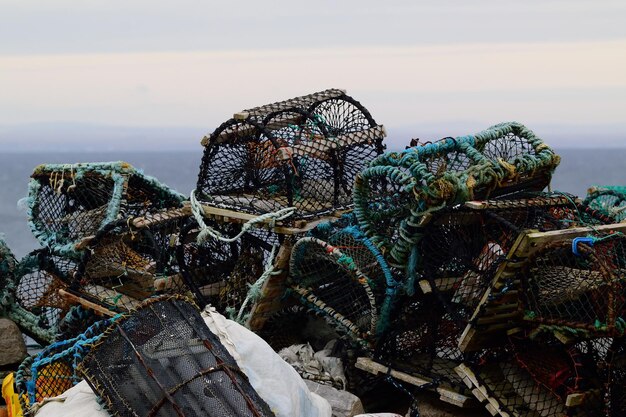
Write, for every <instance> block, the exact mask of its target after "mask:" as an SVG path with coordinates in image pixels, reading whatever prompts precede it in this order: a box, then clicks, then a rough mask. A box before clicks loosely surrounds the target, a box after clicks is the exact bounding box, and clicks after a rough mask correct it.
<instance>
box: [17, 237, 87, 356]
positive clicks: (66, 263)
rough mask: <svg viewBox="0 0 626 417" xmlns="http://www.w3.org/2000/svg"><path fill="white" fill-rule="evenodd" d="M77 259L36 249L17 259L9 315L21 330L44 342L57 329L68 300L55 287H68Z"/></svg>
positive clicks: (58, 288)
mask: <svg viewBox="0 0 626 417" xmlns="http://www.w3.org/2000/svg"><path fill="white" fill-rule="evenodd" d="M75 270H76V261H74V260H72V259H70V258H66V257H62V256H58V255H56V254H54V253H52V252H51V251H50V250H48V249H39V250H36V251H34V252H32V253H30V254H29V255H27V256H25V257H24V258H23V259H22V260H20V262H19V264H18V265H17V266H16V268H15V271H14V274H15V275H14V280H15V281H14V283H15V290H14V293H13V296H14V304H13V306H12V307H10V308H9V311H8V316H9V318H11V319H12V320H13V321H15V322H16V323H17V324H18V325H19V326H20V328H21V330H22V331H23V332H24V333H26V334H28V335H29V336H31V337H32V338H33V339H35V340H37V341H38V342H40V343H42V344H44V345H47V344H48V343H50V342H52V341H53V340H54V338H55V336H56V333H57V332H58V326H59V322H60V321H61V320H62V319H63V317H64V316H65V314H66V313H67V312H68V310H69V308H70V302H69V301H68V300H66V299H65V298H63V297H62V296H61V295H60V294H59V293H58V291H59V290H61V289H67V288H68V286H69V283H70V281H71V279H72V274H73V273H74V271H75Z"/></svg>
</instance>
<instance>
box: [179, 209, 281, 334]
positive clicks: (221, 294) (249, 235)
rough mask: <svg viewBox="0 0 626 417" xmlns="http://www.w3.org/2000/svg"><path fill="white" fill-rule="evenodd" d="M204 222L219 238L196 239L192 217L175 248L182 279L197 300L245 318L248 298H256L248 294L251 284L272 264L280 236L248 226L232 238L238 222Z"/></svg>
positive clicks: (249, 303) (249, 307) (241, 319)
mask: <svg viewBox="0 0 626 417" xmlns="http://www.w3.org/2000/svg"><path fill="white" fill-rule="evenodd" d="M205 222H206V223H207V224H208V226H210V227H211V228H212V229H213V230H215V231H217V232H218V233H219V234H220V236H221V237H222V239H220V238H212V237H210V238H208V239H206V240H204V241H202V242H201V243H198V241H197V239H196V237H197V236H198V233H199V231H200V229H199V228H198V224H197V222H196V221H195V220H193V219H192V220H190V221H189V222H188V223H187V224H186V225H185V227H184V228H183V229H182V230H181V234H180V237H179V242H180V244H179V245H178V248H177V258H178V263H179V265H180V266H181V268H182V274H183V277H184V280H185V282H186V283H187V285H188V286H189V287H190V288H192V289H193V290H194V293H195V295H196V298H197V299H198V300H199V302H200V304H202V305H206V304H211V305H212V306H213V307H215V308H216V310H217V311H218V312H220V313H221V314H224V315H227V316H229V317H231V318H236V319H238V320H239V321H241V322H245V321H246V318H248V315H249V313H250V311H251V309H252V308H253V306H254V301H255V300H252V299H251V298H256V297H250V296H252V295H253V294H250V291H251V287H252V285H253V284H255V283H256V282H257V281H258V280H259V279H260V278H261V277H262V276H263V275H264V274H265V272H266V269H267V268H273V265H274V258H275V256H276V253H277V251H278V248H279V246H280V245H281V241H282V238H280V237H279V235H278V234H276V233H274V232H272V231H270V230H267V229H263V228H251V229H249V230H248V231H247V232H246V233H243V234H242V235H241V236H240V237H239V238H236V239H235V237H236V236H237V235H239V234H240V233H241V231H242V229H241V228H242V226H241V225H239V224H236V223H224V222H220V221H213V220H205ZM229 239H234V240H232V241H229ZM254 288H255V291H253V292H256V293H259V292H260V290H261V289H260V288H258V284H257V286H255V287H254ZM256 295H258V294H256Z"/></svg>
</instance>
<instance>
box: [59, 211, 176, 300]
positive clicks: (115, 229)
mask: <svg viewBox="0 0 626 417" xmlns="http://www.w3.org/2000/svg"><path fill="white" fill-rule="evenodd" d="M187 218H188V216H187V214H186V212H185V211H184V210H182V209H171V210H168V211H165V212H160V213H157V214H153V215H149V216H146V217H142V218H140V219H130V218H129V219H126V220H119V221H117V222H113V223H110V224H108V225H107V226H105V227H104V228H102V229H101V230H100V231H99V232H98V233H97V234H96V235H95V237H94V238H93V239H91V240H89V242H88V246H87V247H88V250H85V251H83V256H82V259H81V261H80V265H79V268H78V271H77V273H76V275H75V277H74V279H73V281H72V285H71V290H72V291H73V292H74V293H76V294H77V295H79V296H81V297H83V298H86V299H88V300H90V301H93V302H96V303H98V304H100V305H102V306H104V307H106V308H107V309H109V310H112V311H127V310H130V309H133V308H135V307H137V306H138V305H139V303H140V302H141V301H142V300H144V299H146V298H149V297H151V296H153V295H157V294H164V293H186V292H187V291H188V289H187V286H186V285H185V284H184V280H183V278H182V275H181V273H180V268H179V267H178V264H177V262H176V242H177V239H178V235H179V232H180V229H181V225H182V224H183V222H184V221H185V220H186V219H187Z"/></svg>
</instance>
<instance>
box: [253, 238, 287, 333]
mask: <svg viewBox="0 0 626 417" xmlns="http://www.w3.org/2000/svg"><path fill="white" fill-rule="evenodd" d="M292 248H293V241H292V239H290V238H286V239H285V241H284V242H283V244H282V246H281V247H280V249H279V250H278V253H277V254H276V260H275V261H274V269H275V270H276V271H281V273H280V274H276V275H270V277H269V278H268V279H267V281H265V284H263V287H262V288H261V299H260V300H258V301H257V303H256V304H255V305H254V306H253V307H252V310H251V312H250V318H249V319H248V328H250V329H251V330H253V331H258V330H261V329H262V328H263V326H264V325H265V322H266V321H267V319H268V318H269V317H270V315H271V314H272V313H273V312H276V311H278V310H279V309H280V308H281V306H282V303H281V296H282V294H284V292H285V281H286V280H287V276H288V275H289V258H290V257H291V249H292Z"/></svg>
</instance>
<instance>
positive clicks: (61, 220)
mask: <svg viewBox="0 0 626 417" xmlns="http://www.w3.org/2000/svg"><path fill="white" fill-rule="evenodd" d="M28 190H29V193H28V197H27V202H28V215H29V224H30V227H31V229H32V231H33V233H34V234H35V237H37V239H38V240H39V242H41V244H42V245H43V246H47V247H51V248H54V249H55V251H57V252H59V253H65V252H70V253H71V252H74V244H76V243H77V242H79V241H80V240H81V239H83V238H86V237H88V236H93V235H95V234H96V233H97V232H98V230H100V229H102V228H103V227H104V226H105V225H106V224H107V223H110V222H112V221H115V220H118V219H121V218H127V217H139V216H145V215H147V214H151V213H156V212H158V211H160V210H163V209H167V208H173V207H179V206H180V205H181V203H182V201H183V199H184V197H183V196H182V195H181V194H179V193H177V192H175V191H173V190H171V189H169V188H168V187H166V186H165V185H163V184H161V183H160V182H159V181H157V180H156V179H155V178H152V177H148V176H146V175H144V174H143V173H142V172H141V171H138V170H136V169H135V168H133V167H132V166H131V165H130V164H128V163H126V162H103V163H82V164H44V165H39V166H38V167H36V168H35V170H34V171H33V174H32V176H31V181H30V184H29V186H28Z"/></svg>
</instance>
